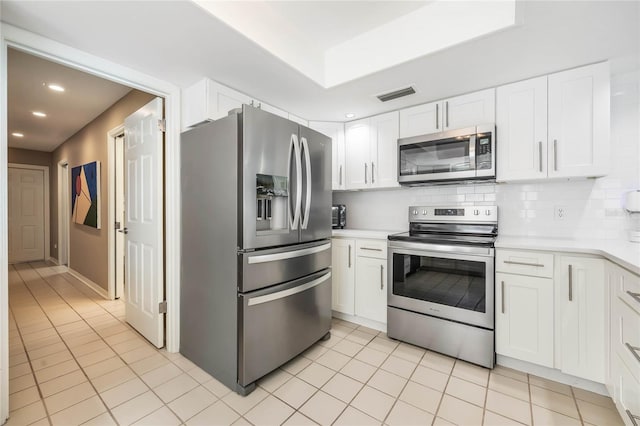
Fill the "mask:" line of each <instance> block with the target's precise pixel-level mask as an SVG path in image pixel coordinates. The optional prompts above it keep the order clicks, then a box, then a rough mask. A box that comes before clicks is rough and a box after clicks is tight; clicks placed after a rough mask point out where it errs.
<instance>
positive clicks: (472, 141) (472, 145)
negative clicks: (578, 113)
mask: <svg viewBox="0 0 640 426" xmlns="http://www.w3.org/2000/svg"><path fill="white" fill-rule="evenodd" d="M469 166H470V167H471V170H473V171H474V173H476V176H477V174H478V166H477V164H476V135H471V136H470V137H469Z"/></svg>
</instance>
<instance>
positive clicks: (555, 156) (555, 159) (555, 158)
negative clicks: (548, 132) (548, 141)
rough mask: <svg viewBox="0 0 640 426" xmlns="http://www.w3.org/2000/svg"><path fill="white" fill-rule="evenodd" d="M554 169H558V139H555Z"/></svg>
mask: <svg viewBox="0 0 640 426" xmlns="http://www.w3.org/2000/svg"><path fill="white" fill-rule="evenodd" d="M553 170H556V171H557V170H558V140H557V139H554V140H553Z"/></svg>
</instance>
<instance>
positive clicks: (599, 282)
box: [555, 256, 607, 383]
mask: <svg viewBox="0 0 640 426" xmlns="http://www.w3.org/2000/svg"><path fill="white" fill-rule="evenodd" d="M555 265H556V270H555V312H556V325H555V328H556V330H555V334H556V360H555V363H556V368H559V369H560V370H561V371H562V372H564V373H567V374H571V375H573V376H577V377H582V378H585V379H589V380H592V381H594V382H598V383H604V382H605V347H606V345H605V342H606V327H605V324H606V322H607V321H606V320H605V301H606V291H605V288H606V286H605V274H604V260H603V259H594V258H586V257H573V256H557V259H556V262H555Z"/></svg>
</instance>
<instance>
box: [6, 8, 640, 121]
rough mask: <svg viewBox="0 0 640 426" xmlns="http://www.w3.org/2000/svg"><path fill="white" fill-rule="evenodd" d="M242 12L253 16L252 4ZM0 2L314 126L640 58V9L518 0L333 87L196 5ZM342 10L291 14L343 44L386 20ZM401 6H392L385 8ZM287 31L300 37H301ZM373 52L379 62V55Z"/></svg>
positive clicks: (178, 78) (25, 24) (108, 54)
mask: <svg viewBox="0 0 640 426" xmlns="http://www.w3.org/2000/svg"><path fill="white" fill-rule="evenodd" d="M480 1H482V0H480ZM240 3H244V4H245V7H247V8H248V9H250V7H251V2H240ZM474 3H477V2H474ZM0 4H1V7H2V14H1V16H2V20H3V21H5V22H7V23H10V24H13V25H15V26H17V27H21V28H24V29H27V30H29V31H32V32H34V33H38V34H41V35H43V36H45V37H48V38H51V39H53V40H57V41H59V42H62V43H65V44H68V45H70V46H73V47H75V48H78V49H80V50H84V51H87V52H89V53H92V54H94V55H97V56H100V57H102V58H105V59H108V60H111V61H113V62H116V63H120V64H125V65H127V66H129V67H130V68H133V69H136V70H138V71H141V72H144V73H147V74H149V75H152V76H155V77H157V78H160V79H163V80H166V81H169V82H173V83H174V84H176V85H178V86H180V87H187V86H189V85H191V84H193V83H194V82H196V81H197V80H199V79H201V78H202V77H205V76H206V77H210V78H212V79H214V80H217V81H219V82H220V83H222V84H225V85H227V86H229V87H232V88H235V89H237V90H240V91H242V92H244V93H247V94H250V95H251V96H253V97H255V98H257V99H259V100H262V101H265V102H268V103H270V104H272V105H274V106H277V107H279V108H281V109H284V110H287V111H290V112H292V113H294V114H296V115H299V116H301V117H304V118H307V119H311V120H344V114H345V113H347V112H353V113H355V114H356V116H357V117H364V116H368V115H373V114H377V113H381V112H385V111H390V110H393V109H398V108H401V107H405V106H409V105H415V104H419V103H423V102H427V101H430V100H435V99H440V98H444V97H448V96H453V95H457V94H462V93H466V92H470V91H474V90H479V89H482V88H486V87H492V86H496V85H499V84H503V83H505V82H511V81H516V80H520V79H524V78H528V77H532V76H536V75H540V74H545V73H549V72H554V71H558V70H561V69H566V68H571V67H575V66H579V65H583V64H587V63H592V62H596V61H601V60H605V59H614V61H613V69H614V70H616V69H619V68H621V67H627V68H629V67H631V68H633V67H637V66H638V52H639V51H640V46H639V40H640V37H639V34H638V31H639V30H638V29H639V27H640V25H639V24H640V22H639V21H640V12H639V2H636V1H620V2H616V1H586V2H581V1H524V0H522V1H519V2H518V15H519V16H520V17H521V19H522V23H521V24H520V25H518V26H516V27H512V28H509V29H506V30H503V31H500V32H496V33H492V34H489V35H487V36H484V37H481V38H478V39H474V40H472V41H469V42H467V43H464V44H461V45H457V46H455V47H452V48H449V49H446V50H442V51H439V52H436V53H433V54H430V55H427V56H423V57H420V58H417V59H414V60H412V61H409V62H406V63H403V64H400V65H397V66H394V67H392V68H389V69H385V70H382V71H379V72H376V73H373V74H370V75H367V76H365V77H362V78H358V79H356V80H354V81H350V82H348V83H345V84H341V85H339V86H336V87H332V88H329V89H324V88H322V87H321V86H319V85H318V84H317V83H315V82H314V81H313V80H312V79H310V78H308V77H307V76H305V75H304V74H302V73H300V72H299V71H297V70H296V69H295V68H294V67H292V66H290V65H289V64H287V63H286V62H284V61H282V60H281V59H279V58H278V57H276V56H274V55H273V54H271V53H269V52H267V51H266V50H265V49H263V48H261V47H260V46H259V45H258V44H256V43H255V42H253V41H251V40H250V39H248V38H247V37H245V36H243V35H242V34H240V33H239V32H238V31H236V30H234V29H232V28H231V27H229V26H228V25H227V24H225V23H223V22H222V21H220V20H219V19H217V18H216V17H214V16H212V15H210V14H208V13H205V12H203V10H202V9H201V8H200V7H199V6H197V5H196V4H195V3H192V2H189V1H145V2H140V1H126V2H124V1H123V2H78V1H28V2H25V1H15V0H4V1H2V2H1V3H0ZM345 4H346V5H345ZM345 4H343V3H342V2H330V3H327V6H326V7H327V9H326V11H325V12H323V13H322V16H320V14H319V12H317V8H322V7H323V6H322V5H321V4H318V3H314V5H313V6H311V5H306V2H294V5H289V6H288V7H285V9H287V8H289V9H288V10H290V11H291V10H293V8H297V10H298V11H297V12H295V13H297V14H305V12H304V11H305V10H306V9H305V7H308V8H309V11H308V14H309V15H311V14H312V13H313V14H315V15H314V16H316V15H317V16H318V18H319V19H318V21H319V22H327V26H326V36H327V37H329V38H331V37H333V35H334V31H333V30H332V25H333V24H331V22H336V21H331V19H330V18H331V16H337V17H340V18H339V19H338V21H337V22H341V24H340V25H345V24H344V22H345V19H346V18H345V16H346V17H348V19H346V22H347V23H348V22H349V21H355V22H357V23H356V24H354V26H356V27H358V26H359V25H362V27H358V31H361V30H362V29H363V28H365V27H366V26H367V25H375V22H377V21H376V19H378V18H376V16H379V14H381V13H382V12H381V10H383V9H378V8H376V7H374V6H372V7H370V8H367V7H363V6H362V5H360V6H357V5H351V3H350V2H345ZM363 4H364V5H369V6H371V4H370V3H368V2H364V3H363ZM394 4H395V2H391V1H390V2H387V4H386V5H385V6H384V7H388V8H393V7H394V6H393V5H394ZM464 4H465V3H464V2H459V5H461V6H464ZM347 5H349V6H347ZM349 7H353V8H354V9H349ZM403 7H404V6H403ZM347 10H352V12H347ZM368 10H371V11H375V12H374V13H373V18H365V17H363V16H358V14H360V15H364V16H368ZM387 10H388V9H387ZM402 10H404V11H405V12H406V11H407V10H408V9H398V13H397V14H395V15H393V16H398V14H401V13H404V12H402ZM342 12H344V15H343V14H342ZM247 13H249V11H247ZM282 13H285V12H282ZM287 13H289V12H287ZM292 13H293V12H292ZM385 13H388V14H389V15H390V16H391V15H392V14H391V13H389V12H385ZM320 18H322V19H320ZM308 19H310V18H308ZM368 19H371V20H370V21H369V20H368ZM361 22H364V23H361ZM317 25H318V26H321V24H317ZM347 25H348V24H347ZM314 28H318V27H317V26H316V27H314ZM115 29H117V30H115ZM280 30H281V31H282V32H283V33H286V34H290V36H291V37H295V34H297V32H296V31H299V28H298V29H296V27H294V29H290V28H288V27H285V26H283V27H282V28H280ZM314 31H316V30H314ZM344 31H346V30H344ZM338 32H339V33H340V34H341V35H342V36H347V33H346V32H344V33H343V32H340V31H338ZM332 40H333V41H332V42H335V40H336V39H332ZM415 43H421V41H420V40H415ZM372 51H373V52H374V53H372V54H375V51H376V50H375V46H372ZM408 84H412V85H413V86H414V87H415V88H416V90H417V93H416V94H415V95H411V96H408V97H405V98H402V99H398V100H394V101H390V102H387V103H381V102H379V101H378V100H377V99H376V98H375V96H374V95H376V94H379V93H383V92H386V91H388V90H392V89H397V88H400V87H404V86H406V85H408Z"/></svg>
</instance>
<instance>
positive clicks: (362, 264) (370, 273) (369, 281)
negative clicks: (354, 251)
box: [356, 256, 387, 323]
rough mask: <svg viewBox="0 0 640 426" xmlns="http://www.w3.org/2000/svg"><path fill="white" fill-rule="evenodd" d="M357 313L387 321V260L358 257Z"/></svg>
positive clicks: (379, 320)
mask: <svg viewBox="0 0 640 426" xmlns="http://www.w3.org/2000/svg"><path fill="white" fill-rule="evenodd" d="M356 315H357V316H359V317H363V318H368V319H370V320H374V321H378V322H382V323H386V322H387V261H386V259H374V258H371V257H363V256H358V257H357V258H356Z"/></svg>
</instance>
